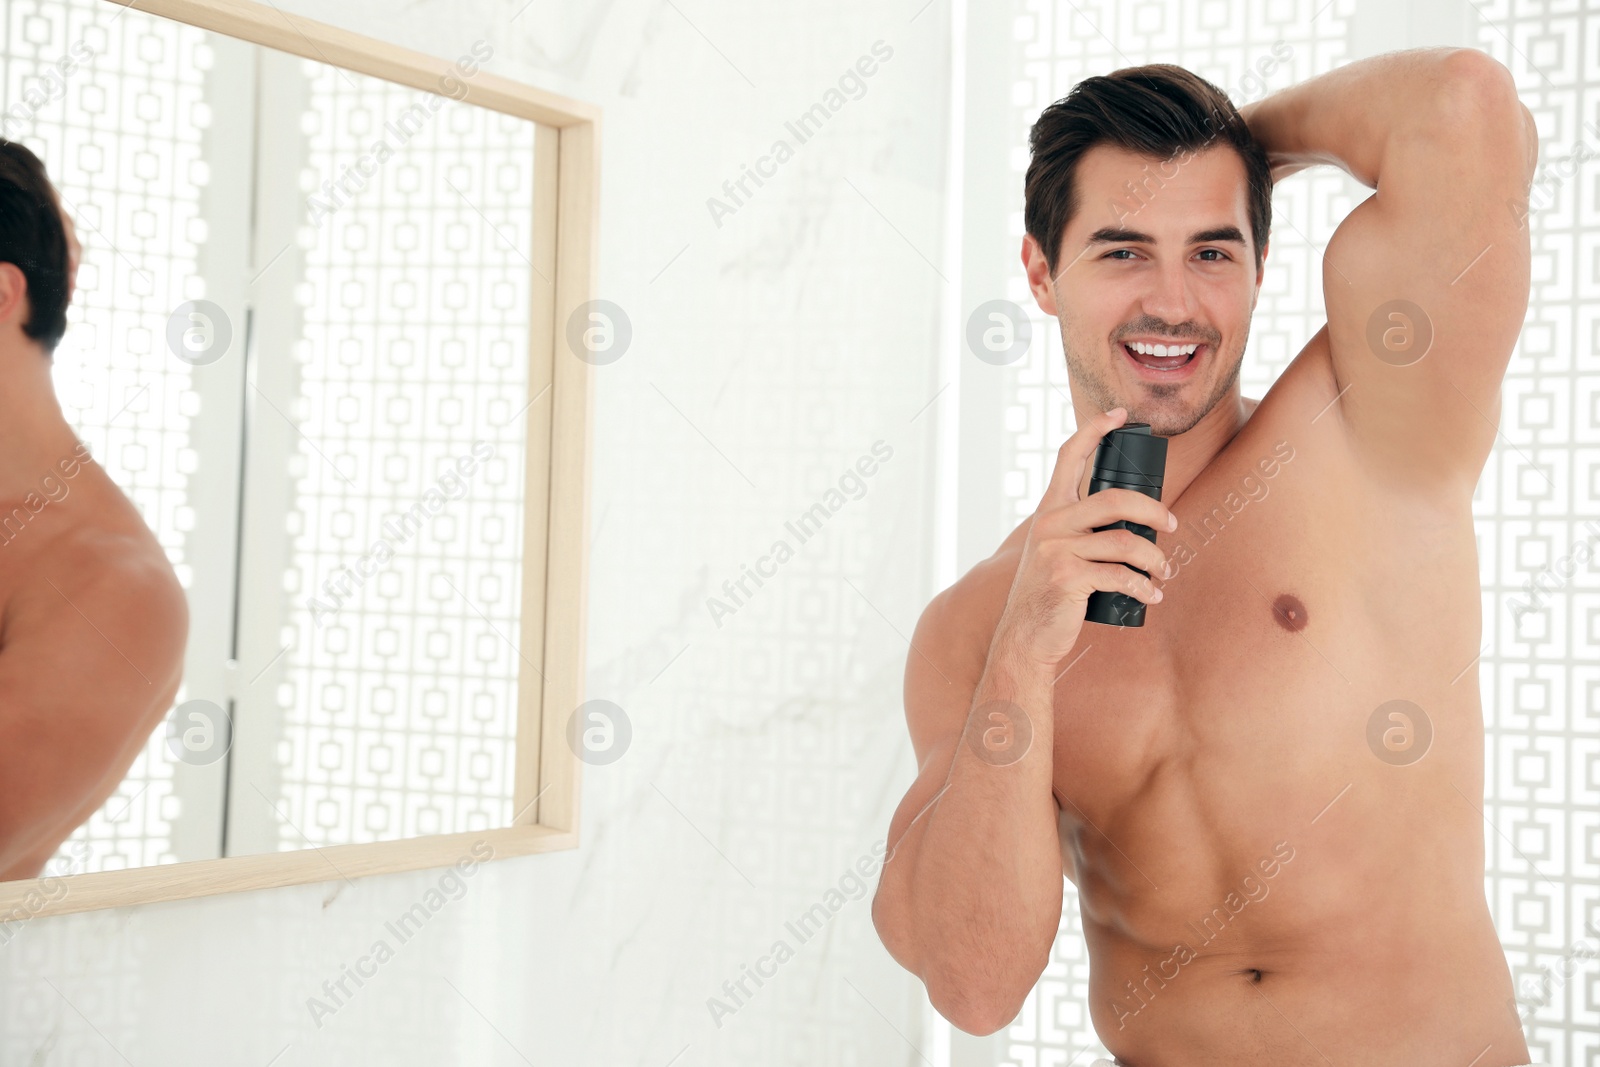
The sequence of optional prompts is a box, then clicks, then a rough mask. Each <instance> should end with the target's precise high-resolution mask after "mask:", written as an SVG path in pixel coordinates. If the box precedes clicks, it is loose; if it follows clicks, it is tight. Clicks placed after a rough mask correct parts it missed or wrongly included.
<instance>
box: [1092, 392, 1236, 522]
mask: <svg viewBox="0 0 1600 1067" xmlns="http://www.w3.org/2000/svg"><path fill="white" fill-rule="evenodd" d="M1258 403H1260V401H1257V400H1250V399H1246V398H1245V397H1242V396H1240V395H1238V394H1237V393H1234V394H1232V395H1230V396H1227V397H1224V398H1223V399H1222V400H1221V401H1219V402H1218V404H1217V406H1216V407H1214V408H1212V409H1211V410H1210V411H1208V412H1206V414H1205V416H1204V417H1202V418H1201V420H1200V421H1199V422H1197V423H1195V424H1194V425H1193V426H1192V427H1190V428H1189V429H1188V430H1187V431H1185V432H1184V433H1180V434H1178V435H1177V436H1175V437H1169V438H1167V469H1166V473H1165V474H1164V475H1163V477H1162V480H1161V499H1162V501H1163V502H1164V503H1166V504H1167V506H1169V507H1170V506H1171V505H1172V503H1173V502H1174V501H1176V500H1177V499H1178V498H1179V497H1181V496H1183V494H1184V491H1185V490H1187V489H1188V488H1189V486H1190V484H1191V483H1193V481H1194V480H1195V479H1196V478H1198V477H1199V476H1200V472H1201V471H1203V470H1205V469H1206V468H1207V467H1209V466H1210V465H1211V461H1212V460H1214V459H1216V458H1217V454H1218V453H1219V452H1221V451H1222V450H1223V449H1224V448H1226V447H1227V445H1228V442H1229V441H1232V440H1233V439H1234V437H1235V436H1236V435H1237V434H1238V432H1239V431H1240V430H1241V429H1243V428H1244V424H1245V421H1246V420H1247V419H1249V417H1250V414H1251V413H1252V412H1254V411H1255V409H1256V405H1257V404H1258ZM1093 414H1094V413H1091V414H1090V416H1089V417H1092V415H1093ZM1078 417H1079V419H1080V420H1082V419H1083V418H1084V417H1085V416H1084V414H1083V413H1081V412H1080V413H1079V416H1078ZM1138 421H1140V420H1139V419H1137V418H1135V417H1134V415H1133V413H1132V412H1129V414H1128V418H1127V419H1126V420H1124V422H1123V425H1127V424H1128V423H1129V422H1138ZM1093 477H1094V457H1093V456H1091V457H1090V459H1089V462H1088V463H1086V464H1084V468H1083V480H1082V481H1081V482H1079V484H1078V495H1079V496H1080V497H1082V496H1085V495H1087V494H1088V492H1089V482H1090V480H1091V479H1092V478H1093Z"/></svg>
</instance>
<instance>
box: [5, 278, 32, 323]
mask: <svg viewBox="0 0 1600 1067" xmlns="http://www.w3.org/2000/svg"><path fill="white" fill-rule="evenodd" d="M27 321H28V278H27V276H26V275H25V274H23V273H22V268H20V267H18V266H17V265H16V264H15V263H0V325H10V324H11V323H16V324H17V326H18V327H21V326H22V325H23V324H24V323H26V322H27Z"/></svg>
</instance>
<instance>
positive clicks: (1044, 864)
mask: <svg viewBox="0 0 1600 1067" xmlns="http://www.w3.org/2000/svg"><path fill="white" fill-rule="evenodd" d="M1010 650H1011V642H1010V640H1009V638H1008V637H1007V635H1005V634H1004V633H997V634H996V636H995V639H994V641H993V644H992V646H991V650H990V656H989V661H988V665H987V667H986V669H985V670H984V673H983V676H982V678H981V680H980V681H979V683H978V686H977V688H976V691H975V692H974V694H973V704H972V709H971V711H970V713H969V715H968V721H967V727H966V730H965V732H964V735H963V738H962V739H961V740H960V741H959V742H958V743H957V747H956V752H955V756H954V759H953V760H952V762H951V766H950V771H949V774H948V776H947V778H946V781H945V786H944V788H943V789H942V790H941V791H940V792H939V794H938V795H937V797H936V798H935V799H934V800H933V801H932V802H930V804H929V806H928V807H927V810H926V812H925V814H923V815H922V817H920V818H917V819H914V820H913V821H912V823H911V824H910V825H909V826H908V827H907V828H906V829H905V830H904V831H903V832H902V833H901V834H900V836H899V837H898V838H897V839H896V841H895V843H894V849H893V851H892V852H891V854H890V859H889V860H886V861H885V864H884V873H883V883H882V886H881V888H880V891H879V899H878V900H877V901H876V902H875V903H874V918H875V920H878V919H882V920H883V921H882V922H880V932H882V931H883V930H885V929H893V928H896V927H898V929H899V931H900V932H899V936H895V935H893V934H891V935H890V937H889V938H886V943H889V942H891V941H892V942H893V945H892V946H891V951H892V952H895V954H896V958H897V959H900V961H901V962H902V964H904V965H906V966H907V967H909V968H910V969H912V970H913V971H914V972H915V973H917V974H918V975H919V976H920V977H921V978H922V980H923V982H924V983H925V984H926V985H927V988H928V995H929V997H930V998H931V999H932V1001H933V1005H934V1007H935V1008H936V1009H938V1010H939V1011H940V1013H941V1014H943V1015H944V1016H945V1017H946V1018H947V1019H950V1020H951V1021H952V1022H954V1023H955V1024H956V1025H957V1026H959V1027H961V1028H962V1029H965V1030H968V1031H969V1032H971V1033H992V1032H994V1030H995V1029H996V1028H998V1027H1000V1026H1002V1025H1004V1024H1005V1023H1007V1022H1009V1021H1010V1020H1011V1018H1012V1017H1014V1016H1015V1014H1016V1012H1017V1011H1018V1010H1019V1009H1020V1007H1021V1003H1022V1001H1023V1000H1024V999H1026V997H1027V995H1028V992H1029V990H1031V989H1032V988H1033V985H1034V983H1035V982H1036V981H1037V980H1038V977H1039V974H1040V972H1041V971H1042V970H1043V969H1044V967H1045V965H1046V963H1048V961H1049V958H1050V949H1051V946H1052V945H1053V944H1054V943H1055V935H1056V930H1057V928H1058V926H1059V925H1060V921H1061V906H1062V875H1063V872H1062V861H1061V844H1060V836H1059V827H1058V823H1057V808H1056V805H1055V801H1054V799H1053V795H1052V790H1053V782H1054V777H1055V775H1054V767H1055V743H1054V738H1055V730H1054V723H1053V717H1054V716H1053V694H1054V691H1055V686H1054V683H1053V680H1052V674H1053V671H1052V670H1049V669H1045V668H1041V667H1037V666H1027V665H1023V664H1022V663H1019V662H1017V661H1015V660H1013V659H1012V658H1011V656H1010ZM879 909H882V914H881V915H880V914H879Z"/></svg>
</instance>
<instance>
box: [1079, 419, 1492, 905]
mask: <svg viewBox="0 0 1600 1067" xmlns="http://www.w3.org/2000/svg"><path fill="white" fill-rule="evenodd" d="M1260 428H1265V427H1264V426H1263V427H1258V429H1260ZM1241 444H1242V445H1245V446H1247V447H1243V448H1234V447H1230V451H1229V454H1228V455H1226V456H1225V457H1219V458H1222V459H1225V462H1219V463H1218V464H1217V465H1215V467H1214V469H1208V470H1207V472H1206V473H1205V474H1204V475H1203V476H1202V478H1201V479H1197V480H1196V481H1195V482H1194V483H1193V484H1192V485H1191V486H1190V487H1189V489H1188V491H1186V492H1185V493H1184V495H1183V497H1182V498H1181V499H1179V500H1177V501H1175V502H1174V503H1173V504H1172V505H1171V506H1172V507H1173V510H1174V512H1175V514H1177V516H1178V519H1179V524H1180V525H1179V528H1178V529H1177V530H1176V531H1174V532H1172V533H1171V534H1167V533H1165V532H1163V533H1161V534H1160V535H1158V539H1157V544H1158V546H1159V547H1161V548H1162V549H1163V551H1164V552H1166V554H1167V555H1168V556H1169V558H1171V559H1172V560H1173V562H1174V563H1175V564H1176V565H1177V572H1176V574H1175V575H1174V576H1173V577H1172V578H1170V579H1168V580H1167V581H1166V582H1165V583H1163V588H1164V591H1165V593H1166V596H1165V598H1164V599H1163V600H1162V601H1161V602H1160V603H1158V604H1153V605H1150V606H1149V607H1148V608H1147V611H1146V617H1145V625H1144V626H1142V627H1113V626H1104V625H1099V624H1095V623H1086V624H1085V626H1084V629H1083V631H1082V634H1081V635H1080V638H1079V641H1078V645H1077V647H1076V648H1075V649H1074V651H1073V656H1072V657H1070V658H1069V660H1068V661H1067V662H1066V664H1064V667H1065V670H1064V671H1063V673H1062V675H1061V677H1060V678H1059V679H1058V681H1057V685H1056V690H1055V708H1054V712H1055V727H1056V728H1055V733H1054V743H1055V781H1054V786H1055V793H1056V796H1057V798H1058V800H1059V801H1060V802H1061V807H1062V820H1063V840H1064V843H1068V842H1069V839H1073V840H1075V841H1076V843H1077V845H1078V847H1079V848H1080V850H1081V853H1082V854H1081V855H1080V857H1079V858H1078V861H1077V862H1078V863H1079V865H1080V867H1084V866H1093V865H1094V864H1095V863H1097V862H1098V863H1100V864H1101V866H1102V868H1103V869H1104V870H1109V871H1110V872H1111V875H1112V877H1113V881H1123V877H1118V876H1119V875H1120V876H1125V877H1132V878H1134V879H1136V880H1137V881H1139V882H1140V883H1142V881H1143V879H1144V878H1150V879H1153V880H1154V881H1155V882H1161V881H1162V880H1163V876H1165V877H1167V878H1171V879H1173V881H1174V882H1176V881H1178V880H1179V879H1181V878H1183V877H1185V875H1184V874H1183V873H1182V871H1183V869H1184V868H1185V867H1187V869H1188V871H1189V876H1191V877H1192V876H1194V875H1198V874H1200V870H1197V869H1196V866H1197V865H1198V866H1199V867H1201V868H1204V867H1207V866H1214V867H1215V868H1216V869H1217V870H1216V872H1214V873H1217V874H1218V876H1219V877H1221V876H1222V875H1223V874H1224V873H1225V872H1226V871H1227V870H1231V869H1232V868H1233V867H1235V866H1238V864H1240V863H1245V862H1247V861H1248V860H1249V859H1250V856H1253V855H1254V852H1252V851H1251V850H1252V849H1255V850H1257V851H1259V850H1260V847H1262V846H1266V847H1270V845H1271V844H1272V842H1273V841H1275V840H1277V839H1278V835H1279V833H1280V830H1279V828H1278V827H1279V824H1282V825H1284V826H1290V825H1304V823H1305V820H1307V819H1309V818H1310V817H1311V816H1312V815H1315V814H1316V812H1317V810H1318V809H1319V808H1320V807H1321V806H1322V805H1325V804H1326V803H1327V802H1328V800H1329V799H1330V798H1331V797H1332V796H1333V795H1334V794H1335V793H1336V792H1337V791H1338V788H1339V787H1340V786H1341V785H1342V784H1344V783H1346V782H1349V781H1351V780H1352V778H1353V776H1357V775H1364V774H1370V773H1373V772H1374V771H1381V770H1383V769H1386V768H1381V767H1380V757H1379V754H1377V753H1375V752H1374V751H1373V750H1372V748H1371V746H1370V743H1369V738H1370V733H1369V729H1368V727H1369V722H1370V720H1371V719H1372V717H1373V716H1374V714H1375V713H1376V712H1377V711H1378V709H1379V708H1380V707H1382V706H1384V705H1385V704H1386V703H1387V702H1388V701H1390V700H1395V699H1408V700H1413V701H1420V702H1421V703H1422V704H1424V705H1426V706H1428V707H1430V708H1433V709H1435V711H1436V713H1441V714H1454V713H1455V712H1454V711H1452V710H1450V709H1447V708H1446V706H1445V703H1444V702H1445V701H1446V700H1449V701H1451V702H1452V703H1451V706H1450V707H1451V708H1452V709H1456V710H1459V709H1460V708H1462V707H1464V706H1466V705H1468V704H1473V703H1474V702H1475V690H1474V689H1473V688H1472V687H1471V685H1470V684H1466V685H1460V686H1454V687H1453V686H1452V684H1451V683H1452V678H1455V677H1458V676H1459V675H1460V671H1461V668H1463V667H1465V666H1467V664H1468V661H1470V660H1471V658H1472V655H1473V650H1474V649H1475V648H1476V647H1477V646H1476V642H1477V639H1478V632H1479V620H1478V617H1477V616H1478V598H1479V593H1478V581H1477V571H1476V557H1475V552H1474V542H1473V538H1472V531H1471V520H1470V514H1454V515H1442V514H1433V515H1429V514H1428V513H1427V512H1426V510H1425V509H1417V510H1415V511H1414V512H1410V513H1402V512H1397V511H1396V507H1397V505H1395V504H1394V503H1393V502H1391V501H1385V500H1381V499H1378V498H1376V497H1375V496H1374V495H1373V492H1372V490H1371V489H1370V487H1364V486H1363V485H1362V482H1361V479H1360V472H1359V470H1354V469H1352V467H1351V465H1350V464H1349V462H1348V460H1347V459H1346V458H1345V457H1344V456H1343V455H1342V454H1340V453H1339V452H1338V451H1337V450H1336V449H1335V448H1333V447H1332V445H1331V444H1328V445H1325V446H1324V445H1319V444H1318V442H1316V441H1314V440H1313V441H1309V442H1306V443H1296V442H1294V441H1292V440H1290V439H1288V438H1287V436H1285V435H1268V434H1261V433H1258V434H1257V435H1256V437H1255V439H1254V440H1243V441H1236V442H1235V445H1241ZM1471 755H1472V748H1471V746H1470V745H1465V746H1464V747H1463V746H1459V745H1458V746H1457V747H1455V748H1453V749H1452V750H1451V752H1450V753H1448V754H1446V755H1445V756H1444V757H1442V758H1451V759H1458V760H1460V759H1463V758H1466V759H1467V761H1468V762H1470V757H1471ZM1478 761H1479V763H1480V764H1481V755H1480V756H1479V757H1478ZM1235 851H1236V852H1238V855H1233V854H1232V853H1233V852H1235ZM1246 853H1249V855H1248V856H1247V855H1245V854H1246ZM1135 856H1138V857H1140V859H1137V860H1136V859H1134V857H1135ZM1151 864H1157V865H1168V866H1169V869H1166V870H1156V869H1154V867H1152V866H1151ZM1091 874H1092V872H1091ZM1124 884H1125V885H1127V886H1128V887H1129V888H1130V889H1131V888H1133V887H1134V886H1133V883H1132V882H1124ZM1080 885H1082V883H1081V882H1080Z"/></svg>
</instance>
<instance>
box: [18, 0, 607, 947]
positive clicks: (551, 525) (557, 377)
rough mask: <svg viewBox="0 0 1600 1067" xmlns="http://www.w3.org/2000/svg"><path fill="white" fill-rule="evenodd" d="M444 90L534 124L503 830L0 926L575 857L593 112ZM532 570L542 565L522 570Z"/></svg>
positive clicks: (39, 910)
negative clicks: (583, 347)
mask: <svg viewBox="0 0 1600 1067" xmlns="http://www.w3.org/2000/svg"><path fill="white" fill-rule="evenodd" d="M106 2H107V3H111V4H116V5H119V6H122V7H128V8H136V9H137V10H139V11H142V12H144V13H146V14H151V15H157V16H160V17H163V18H168V19H172V20H174V21H177V22H182V23H186V24H188V25H191V26H195V27H198V28H200V29H203V30H209V31H211V32H214V33H219V34H222V35H224V36H228V37H233V38H237V39H238V40H241V41H244V42H246V43H249V44H256V45H261V46H263V47H266V48H272V49H276V50H278V51H280V52H287V53H291V54H293V55H298V56H302V57H304V58H306V59H311V60H316V61H318V62H321V63H326V64H329V65H331V66H336V67H342V68H344V69H346V70H350V71H354V72H356V73H360V74H367V75H371V76H373V77H376V78H381V79H383V80H385V81H389V82H393V83H396V84H400V85H407V86H411V87H412V88H416V89H423V90H428V91H434V90H435V89H436V87H437V86H438V85H439V84H440V78H441V76H442V75H443V74H445V73H447V72H449V71H450V70H451V65H450V61H447V60H444V59H440V58H437V57H434V56H428V55H424V54H422V53H420V52H413V51H410V50H408V49H404V48H400V47H397V46H395V45H392V44H387V43H385V42H382V41H377V40H373V39H371V38H368V37H363V36H361V35H359V34H355V33H351V32H349V31H347V30H342V29H339V28H337V27H334V26H329V25H326V24H324V23H320V22H314V21H312V20H310V19H305V18H300V17H298V16H295V15H291V14H288V13H286V12H284V11H281V10H279V9H277V8H276V7H274V6H270V5H268V4H261V3H256V2H254V0H106ZM458 82H460V83H463V85H464V90H465V92H464V95H462V96H461V97H459V98H457V99H458V100H459V101H460V102H462V103H470V104H474V105H476V106H478V107H485V108H489V109H491V110H494V111H500V112H503V113H505V114H508V115H514V116H516V117H518V118H522V119H528V120H530V121H532V122H535V123H537V124H538V125H537V127H536V131H535V135H534V145H535V147H534V187H533V189H532V190H530V195H531V196H532V197H533V200H534V204H533V208H534V211H533V217H534V220H535V221H534V227H533V244H534V247H533V251H532V256H531V260H532V262H533V264H534V268H535V269H534V270H533V271H531V272H530V277H533V278H537V277H538V276H540V275H543V276H544V277H545V278H548V279H549V280H550V282H551V284H548V285H539V284H534V285H533V288H532V300H531V303H530V321H529V331H528V338H529V344H528V360H529V363H528V394H529V406H528V408H527V409H526V411H527V419H528V432H527V454H526V463H525V470H526V482H525V489H526V495H525V498H524V506H525V508H526V521H525V522H524V534H523V564H524V565H523V568H522V572H523V582H522V590H521V595H522V611H521V632H520V634H519V636H520V639H521V640H520V643H519V647H520V648H522V649H523V650H525V651H524V656H523V658H524V660H525V661H526V662H531V661H530V660H529V659H528V653H527V651H526V650H538V651H539V655H538V657H537V658H538V666H537V669H535V670H532V671H529V670H524V671H522V672H521V673H520V674H519V677H518V683H517V715H516V723H517V736H516V745H515V753H516V755H515V761H516V762H515V772H514V781H513V800H512V810H513V811H514V812H515V814H514V816H513V818H512V824H511V825H510V826H508V827H503V828H500V829H493V830H483V831H476V832H466V833H452V834H434V835H429V836H422V837H411V838H404V839H401V840H396V841H379V842H371V843H364V844H351V845H334V846H328V847H310V848H305V849H300V850H296V851H292V852H273V853H262V854H257V855H247V856H228V857H223V858H221V859H211V860H195V861H191V862H184V863H169V864H157V865H154V866H148V867H135V868H129V869H127V870H120V871H96V872H88V873H81V874H66V875H50V874H46V875H45V876H44V877H41V878H32V879H19V880H16V881H10V882H0V924H4V923H10V922H19V921H24V920H26V919H29V918H33V917H35V916H39V915H61V914H66V913H68V912H76V911H87V910H91V909H95V908H107V907H122V906H127V905H132V904H149V903H154V902H157V901H163V900H182V899H187V898H191V897H200V896H209V895H212V894H216V893H232V892H238V891H241V890H247V889H271V888H276V887H279V886H289V885H301V884H304V883H307V882H319V881H328V880H332V879H340V880H348V879H351V878H357V877H361V876H364V875H371V874H384V873H389V872H395V871H408V870H418V869H424V868H431V867H447V866H451V865H457V864H462V863H464V862H465V863H471V864H475V863H477V862H478V861H479V860H485V859H504V858H506V857H510V856H520V855H526V854H528V853H533V852H553V851H556V850H559V849H568V848H576V847H577V845H578V804H579V796H580V790H581V785H582V776H581V773H580V771H581V763H580V761H579V759H578V758H577V756H576V754H575V753H574V751H573V749H572V748H571V746H570V745H569V743H568V741H567V720H568V718H569V717H570V715H571V714H572V712H574V711H575V710H576V709H577V707H578V705H579V703H580V702H581V700H582V695H583V672H584V652H585V643H584V627H585V624H586V621H587V611H586V602H587V594H588V588H587V586H588V538H587V535H586V530H587V529H588V519H589V516H588V509H589V486H588V457H589V442H590V425H591V422H592V410H593V397H592V388H591V381H590V374H591V370H590V364H589V362H587V361H586V360H584V359H581V358H579V357H578V356H577V355H576V354H575V353H573V352H571V351H570V350H568V348H567V345H566V341H565V335H566V330H565V328H564V326H562V324H564V323H566V322H568V321H569V320H570V319H571V317H572V316H573V315H574V314H575V313H576V312H577V311H578V309H579V308H581V307H582V306H583V305H584V304H585V303H587V302H589V301H590V300H592V299H593V298H594V294H595V290H596V278H597V251H598V249H597V241H598V237H599V188H600V110H599V108H597V107H595V106H594V105H592V104H587V103H583V102H581V101H577V100H571V99H568V98H566V97H562V96H559V95H557V94H554V93H549V92H545V91H544V90H541V89H536V88H533V87H532V86H527V85H522V84H519V83H517V82H514V81H511V80H509V79H506V78H502V77H497V76H495V75H493V74H489V73H487V72H484V71H479V72H477V73H475V74H474V75H473V76H472V77H471V78H465V79H458ZM541 222H544V223H545V224H544V225H541ZM551 223H553V225H551ZM546 393H548V394H549V396H548V397H546V396H545V394H546ZM546 399H547V400H548V403H546V402H544V401H545V400H546ZM541 560H542V561H543V563H544V566H542V567H541V566H537V565H534V566H530V565H529V563H530V562H532V563H535V564H536V563H538V562H539V561H541ZM546 712H552V713H551V714H546ZM485 847H487V848H488V849H489V850H490V852H489V855H487V856H485V855H484V849H485Z"/></svg>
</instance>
